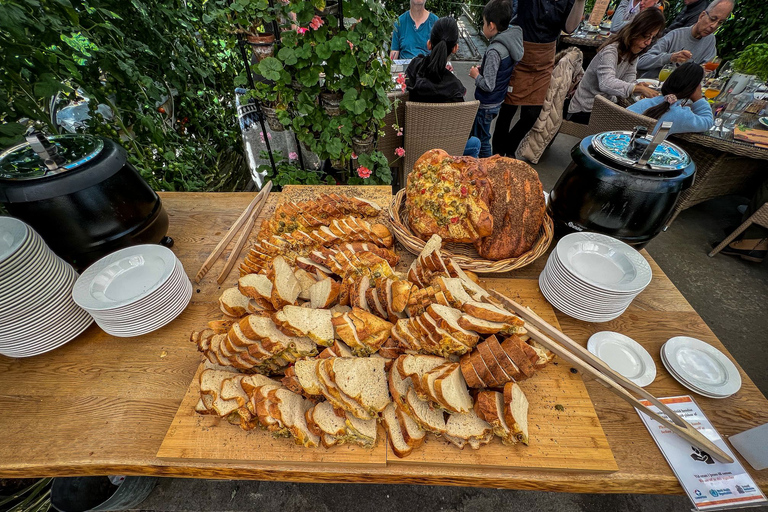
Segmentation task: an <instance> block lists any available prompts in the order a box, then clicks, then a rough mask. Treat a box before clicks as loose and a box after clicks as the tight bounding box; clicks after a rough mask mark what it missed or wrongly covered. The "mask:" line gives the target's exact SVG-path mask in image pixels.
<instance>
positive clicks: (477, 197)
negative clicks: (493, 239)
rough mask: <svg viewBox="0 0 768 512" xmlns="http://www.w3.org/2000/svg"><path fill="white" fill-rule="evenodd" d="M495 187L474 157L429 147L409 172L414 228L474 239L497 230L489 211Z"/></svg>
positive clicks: (425, 233) (426, 236) (409, 207)
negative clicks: (459, 155)
mask: <svg viewBox="0 0 768 512" xmlns="http://www.w3.org/2000/svg"><path fill="white" fill-rule="evenodd" d="M492 198H493V189H492V188H491V184H490V182H489V181H488V177H487V174H486V172H485V171H484V170H483V169H482V168H481V167H479V166H478V160H477V159H476V158H471V157H454V156H450V155H448V153H446V152H445V151H443V150H442V149H432V150H430V151H427V152H426V153H424V154H423V155H421V157H419V159H418V160H416V163H415V164H414V166H413V171H412V172H411V173H410V174H409V175H408V184H407V186H406V199H405V206H406V208H407V210H408V218H409V224H410V226H411V229H412V230H413V232H414V233H415V234H416V235H417V236H419V237H421V238H423V239H424V240H427V239H429V237H431V236H432V235H434V234H438V235H440V236H441V237H442V239H443V241H445V242H465V243H472V242H473V241H475V240H477V239H478V238H480V237H484V236H488V235H490V234H491V233H493V227H494V222H493V218H492V217H491V214H490V211H489V205H490V203H491V200H492Z"/></svg>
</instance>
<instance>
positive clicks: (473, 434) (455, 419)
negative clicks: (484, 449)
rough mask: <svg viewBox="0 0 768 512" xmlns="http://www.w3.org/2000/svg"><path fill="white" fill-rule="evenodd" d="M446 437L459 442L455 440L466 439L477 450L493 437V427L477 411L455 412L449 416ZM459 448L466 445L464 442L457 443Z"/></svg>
mask: <svg viewBox="0 0 768 512" xmlns="http://www.w3.org/2000/svg"><path fill="white" fill-rule="evenodd" d="M445 438H446V439H448V440H449V441H451V442H453V443H454V444H457V443H456V442H455V441H454V439H455V440H462V441H466V442H468V443H469V444H470V446H471V447H472V448H473V449H475V450H477V449H478V448H480V446H481V445H483V444H487V443H489V442H490V441H491V439H492V438H493V427H491V425H490V424H489V423H488V422H487V421H485V420H483V419H482V418H480V417H479V416H478V415H477V414H475V411H474V410H472V411H470V412H467V413H454V414H451V415H450V416H449V417H448V421H447V422H446V425H445ZM457 446H459V448H463V447H464V443H461V444H460V445H459V444H457Z"/></svg>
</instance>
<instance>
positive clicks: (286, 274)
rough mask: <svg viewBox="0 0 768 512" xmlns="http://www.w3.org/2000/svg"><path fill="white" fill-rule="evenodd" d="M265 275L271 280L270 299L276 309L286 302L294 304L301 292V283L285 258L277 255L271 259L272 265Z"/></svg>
mask: <svg viewBox="0 0 768 512" xmlns="http://www.w3.org/2000/svg"><path fill="white" fill-rule="evenodd" d="M267 277H268V278H269V280H270V281H272V294H271V296H270V299H271V301H272V305H273V306H274V308H275V309H276V310H278V309H280V308H282V307H283V306H285V305H287V304H296V299H297V298H298V297H299V293H300V292H301V285H300V284H299V280H298V279H296V276H295V275H294V274H293V269H292V268H291V266H290V265H288V262H287V261H285V258H283V257H282V256H277V257H275V259H273V260H272V267H271V268H270V270H269V272H268V273H267Z"/></svg>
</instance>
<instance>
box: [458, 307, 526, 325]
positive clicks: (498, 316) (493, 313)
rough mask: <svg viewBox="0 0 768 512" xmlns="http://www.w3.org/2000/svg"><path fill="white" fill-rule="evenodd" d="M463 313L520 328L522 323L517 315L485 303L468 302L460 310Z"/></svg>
mask: <svg viewBox="0 0 768 512" xmlns="http://www.w3.org/2000/svg"><path fill="white" fill-rule="evenodd" d="M462 309H463V311H464V312H465V313H467V314H468V315H472V316H474V317H476V318H480V319H482V320H488V321H489V322H502V323H507V324H510V325H519V326H522V325H523V324H524V323H525V322H523V321H522V320H521V319H520V318H519V317H518V316H517V315H515V314H514V313H510V312H509V311H507V310H505V309H503V308H501V307H499V306H494V305H493V304H489V303H487V302H477V301H469V302H467V303H465V304H464V307H463V308H462Z"/></svg>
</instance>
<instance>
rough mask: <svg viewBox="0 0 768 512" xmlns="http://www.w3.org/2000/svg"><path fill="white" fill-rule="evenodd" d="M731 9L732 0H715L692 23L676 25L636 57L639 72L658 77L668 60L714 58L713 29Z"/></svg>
mask: <svg viewBox="0 0 768 512" xmlns="http://www.w3.org/2000/svg"><path fill="white" fill-rule="evenodd" d="M732 10H733V0H714V1H713V2H711V3H710V4H709V6H708V7H707V10H705V11H704V12H702V13H701V14H699V19H698V21H697V22H696V24H695V25H693V26H692V27H690V28H689V27H683V28H678V29H676V30H673V31H672V32H670V33H668V34H667V35H665V36H664V37H662V38H661V39H659V40H658V41H657V42H656V44H654V45H653V47H652V48H651V49H650V50H648V52H647V53H646V54H645V55H643V56H642V57H640V59H639V60H638V61H637V69H638V71H639V72H640V73H641V76H643V77H647V78H657V77H658V76H659V71H661V68H663V67H664V66H665V65H667V64H669V63H670V62H671V63H674V64H682V63H683V62H688V61H689V60H690V61H693V62H695V63H697V64H703V63H705V62H708V61H710V60H712V59H714V58H715V56H716V55H717V48H716V47H715V44H716V43H717V41H716V39H715V30H717V28H718V27H719V26H720V25H722V24H723V23H725V20H727V19H728V17H729V16H730V15H731V11H732Z"/></svg>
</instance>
